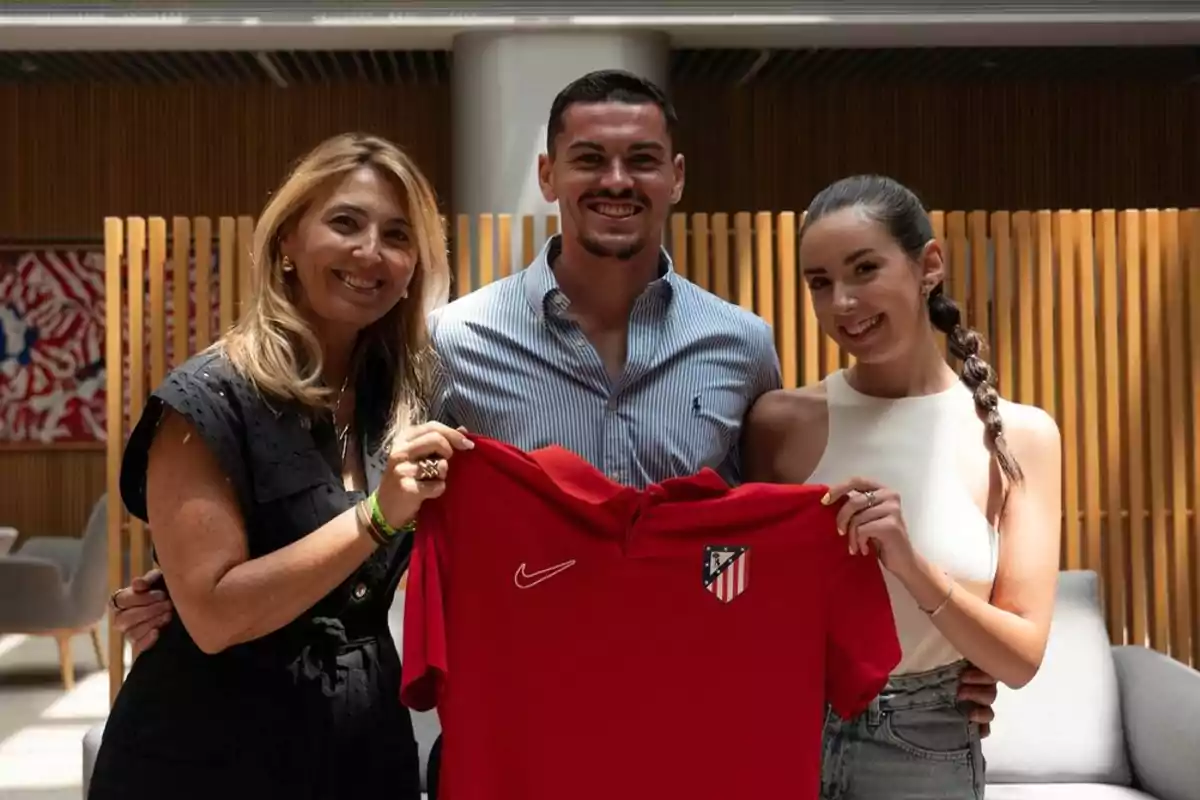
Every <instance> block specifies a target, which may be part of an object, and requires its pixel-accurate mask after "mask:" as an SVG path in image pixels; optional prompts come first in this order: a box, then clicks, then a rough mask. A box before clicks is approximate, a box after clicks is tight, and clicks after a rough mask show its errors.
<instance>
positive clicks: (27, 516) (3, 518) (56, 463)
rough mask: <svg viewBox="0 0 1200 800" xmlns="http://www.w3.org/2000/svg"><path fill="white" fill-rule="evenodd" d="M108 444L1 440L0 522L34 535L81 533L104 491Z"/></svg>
mask: <svg viewBox="0 0 1200 800" xmlns="http://www.w3.org/2000/svg"><path fill="white" fill-rule="evenodd" d="M104 469H105V466H104V445H103V444H90V443H85V444H53V445H45V444H33V443H30V444H25V443H7V442H6V443H0V475H3V476H4V490H3V491H2V492H0V525H6V526H11V527H13V528H16V529H17V530H18V531H19V533H20V538H21V540H22V541H23V540H25V539H27V538H29V537H30V536H82V535H83V526H84V525H85V524H86V522H87V518H88V514H90V513H91V511H92V505H93V504H95V502H96V498H97V497H99V496H100V493H101V492H103V491H104Z"/></svg>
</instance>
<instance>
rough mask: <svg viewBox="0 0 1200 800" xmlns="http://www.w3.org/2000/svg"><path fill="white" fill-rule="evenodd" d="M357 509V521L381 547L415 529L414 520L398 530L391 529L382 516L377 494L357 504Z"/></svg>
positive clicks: (372, 493)
mask: <svg viewBox="0 0 1200 800" xmlns="http://www.w3.org/2000/svg"><path fill="white" fill-rule="evenodd" d="M357 508H358V514H359V521H360V522H362V523H363V525H364V526H365V527H366V528H367V530H368V531H369V532H370V534H371V536H372V538H374V539H375V541H377V542H378V543H379V544H381V545H386V544H388V543H389V542H391V541H392V540H393V539H395V538H396V537H397V536H399V535H400V534H402V533H412V532H413V531H415V530H416V529H417V522H416V520H409V521H408V522H406V523H404V524H403V525H402V526H400V527H399V528H393V527H392V526H391V524H390V523H389V522H388V521H387V518H386V517H384V516H383V509H381V508H380V507H379V495H378V493H377V492H371V494H370V496H369V497H367V499H366V500H363V501H362V502H361V503H359V504H358V507H357Z"/></svg>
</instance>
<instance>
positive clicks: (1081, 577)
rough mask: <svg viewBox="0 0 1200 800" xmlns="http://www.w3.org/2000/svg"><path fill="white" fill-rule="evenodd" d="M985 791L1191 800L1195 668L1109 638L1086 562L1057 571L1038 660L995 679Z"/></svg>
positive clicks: (1012, 799) (1197, 773)
mask: <svg viewBox="0 0 1200 800" xmlns="http://www.w3.org/2000/svg"><path fill="white" fill-rule="evenodd" d="M995 710H996V721H995V723H994V724H993V725H992V735H991V736H989V737H988V738H987V739H985V740H984V744H983V752H984V756H985V757H986V758H987V782H988V788H987V797H988V800H1133V798H1157V800H1200V672H1197V671H1196V670H1193V669H1189V668H1188V667H1185V666H1184V665H1182V664H1180V663H1179V662H1178V661H1174V660H1172V659H1170V658H1167V657H1166V656H1163V655H1161V654H1159V653H1157V652H1155V651H1153V650H1149V649H1147V648H1144V647H1136V646H1123V647H1111V646H1109V638H1108V633H1107V631H1106V629H1105V623H1104V616H1103V614H1102V612H1101V605H1100V597H1099V581H1098V580H1097V577H1096V574H1095V573H1093V572H1086V571H1077V572H1063V573H1060V576H1059V586H1058V599H1057V604H1056V606H1055V611H1054V622H1053V625H1052V627H1051V630H1050V642H1049V645H1048V647H1047V650H1046V658H1045V660H1044V661H1043V662H1042V669H1041V670H1040V671H1039V672H1038V675H1037V677H1035V678H1034V679H1033V680H1032V681H1030V683H1029V685H1027V686H1025V687H1024V688H1022V689H1021V690H1019V691H1011V690H1008V689H1006V688H1005V687H1001V688H1000V696H999V697H998V698H997V700H996V705H995Z"/></svg>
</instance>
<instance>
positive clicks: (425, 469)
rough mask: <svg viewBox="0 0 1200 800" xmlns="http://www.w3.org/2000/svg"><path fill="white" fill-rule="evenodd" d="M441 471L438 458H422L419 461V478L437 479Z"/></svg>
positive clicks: (424, 479)
mask: <svg viewBox="0 0 1200 800" xmlns="http://www.w3.org/2000/svg"><path fill="white" fill-rule="evenodd" d="M439 473H440V470H439V469H438V461H437V459H436V458H422V459H421V460H420V461H418V462H417V480H421V481H431V480H435V479H436V478H437V477H438V475H439Z"/></svg>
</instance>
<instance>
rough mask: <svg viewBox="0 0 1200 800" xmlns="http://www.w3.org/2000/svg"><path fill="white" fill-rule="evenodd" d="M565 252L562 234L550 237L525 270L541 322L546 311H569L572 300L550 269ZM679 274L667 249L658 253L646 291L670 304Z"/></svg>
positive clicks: (531, 300) (528, 293) (527, 288)
mask: <svg viewBox="0 0 1200 800" xmlns="http://www.w3.org/2000/svg"><path fill="white" fill-rule="evenodd" d="M561 251H562V234H561V233H557V234H555V235H553V236H551V237H550V238H549V239H548V240H547V241H546V244H545V245H544V246H543V247H542V251H541V252H540V253H538V255H537V258H535V259H534V260H533V262H532V263H530V264H529V266H528V267H526V269H525V275H524V280H525V297H526V298H527V299H528V300H529V306H530V308H532V309H533V313H534V314H535V315H536V316H537V318H538V320H539V321H540V320H543V319H545V317H546V312H547V311H550V312H551V314H552V315H554V316H558V315H561V314H562V313H563V312H564V311H566V310H567V307H568V306H569V305H570V304H571V301H570V300H568V299H567V296H566V295H565V294H563V292H562V290H561V289H559V288H558V280H557V279H556V278H555V277H554V269H553V268H552V267H551V266H550V265H551V264H553V263H554V260H555V259H556V258H558V254H559V253H560V252H561ZM678 280H679V275H678V274H677V273H676V272H675V264H674V262H673V261H672V260H671V255H670V253H668V252H667V251H666V249H665V248H659V251H658V278H656V279H655V280H653V281H651V282H650V285H649V286H647V287H646V291H647V292H652V293H657V294H661V295H662V296H663V297H664V299H666V300H667V301H669V300H670V298H671V296H672V294H673V293H674V289H675V284H676V282H677V281H678Z"/></svg>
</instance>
